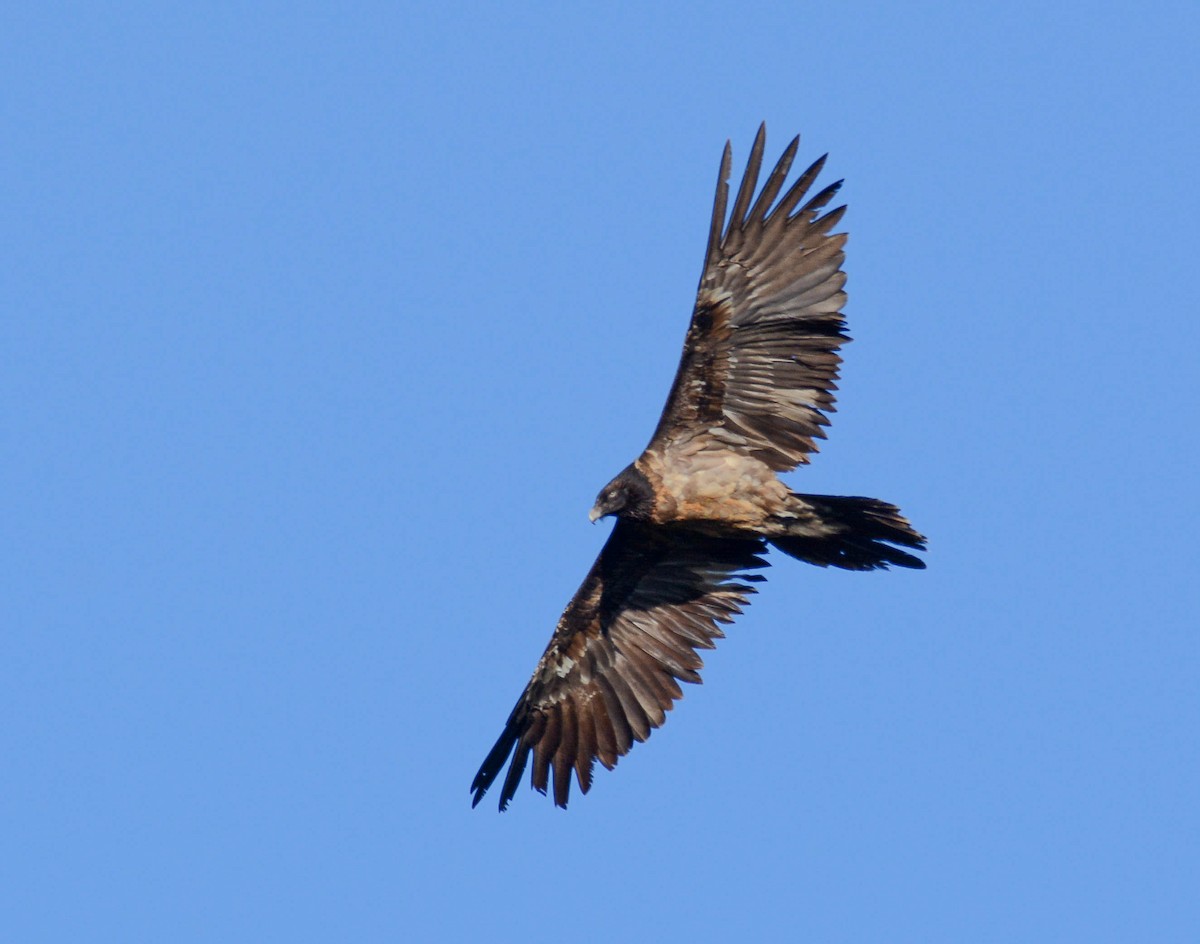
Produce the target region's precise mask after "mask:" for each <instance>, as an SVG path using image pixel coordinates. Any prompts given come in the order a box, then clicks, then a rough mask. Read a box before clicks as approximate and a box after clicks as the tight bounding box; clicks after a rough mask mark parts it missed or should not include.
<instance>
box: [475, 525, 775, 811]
mask: <svg viewBox="0 0 1200 944" xmlns="http://www.w3.org/2000/svg"><path fill="white" fill-rule="evenodd" d="M765 550H766V547H765V545H764V544H763V542H762V541H761V540H758V539H753V538H750V539H743V538H736V539H728V538H716V537H709V536H707V535H703V534H700V533H698V532H695V531H690V530H686V529H684V528H680V527H655V526H649V525H645V524H641V523H639V522H636V521H632V520H627V519H619V520H618V521H617V523H616V526H615V527H614V528H613V531H612V534H611V535H610V536H609V539H608V542H607V543H606V544H605V545H604V549H603V550H602V551H601V552H600V556H599V557H598V558H597V559H596V563H595V564H594V565H593V566H592V569H591V572H590V573H589V574H588V575H587V578H586V579H585V580H584V582H583V585H582V586H581V587H580V588H579V591H578V592H577V593H576V594H575V596H574V598H573V599H572V600H571V602H570V603H569V604H568V605H567V608H566V610H565V611H564V612H563V615H562V617H561V618H560V619H559V621H558V626H557V628H556V629H555V631H554V636H553V637H552V638H551V640H550V645H549V646H547V648H546V652H545V654H544V655H543V656H542V658H541V661H540V662H538V665H537V669H536V670H535V671H534V673H533V678H532V679H530V681H529V684H528V685H527V686H526V687H525V691H524V693H522V695H521V697H520V698H519V699H518V700H517V704H516V706H515V707H514V708H513V710H512V713H511V714H510V715H509V716H508V722H507V723H506V724H505V726H504V731H503V733H502V734H501V735H500V738H499V740H497V741H496V744H495V746H494V747H493V748H492V750H491V753H489V754H488V756H487V758H486V759H485V760H484V762H483V765H482V766H481V767H480V768H479V773H477V774H476V775H475V780H474V782H473V783H472V784H471V790H472V791H473V792H474V794H475V796H474V799H473V801H472V803H471V805H472V806H475V805H477V804H478V803H479V801H480V800H481V799H482V798H483V795H484V793H486V792H487V790H488V788H489V787H490V786H491V785H492V783H493V782H494V781H495V780H496V778H497V777H498V776H499V774H500V771H501V770H502V769H503V767H504V764H505V762H506V761H507V760H508V757H509V754H512V755H513V756H512V763H511V764H509V768H508V774H507V776H506V777H505V778H504V784H503V786H502V787H501V790H500V809H501V810H503V809H504V808H505V807H507V806H508V803H509V801H510V800H511V799H512V797H513V794H514V793H515V792H516V789H517V784H518V783H519V782H520V780H521V775H522V773H523V772H524V770H525V766H526V764H527V763H528V761H529V759H530V755H532V757H533V770H532V773H531V776H530V780H531V783H532V785H533V786H534V788H535V789H537V790H538V791H540V792H541V793H545V792H546V789H547V786H548V784H549V774H550V769H551V768H553V770H554V802H555V804H556V805H557V806H562V807H565V806H566V805H567V798H568V795H569V793H570V789H571V772H572V771H574V772H575V777H576V778H577V779H578V781H579V788H580V789H581V790H582V791H583V792H584V793H587V791H588V789H589V787H591V784H592V767H593V764H594V762H595V761H596V759H597V758H598V759H599V760H600V763H602V764H603V765H604V766H605V767H607V768H609V769H610V770H611V769H612V768H613V767H614V766H615V765H616V763H617V758H619V757H621V756H622V755H624V754H626V753H627V752H628V751H629V749H630V747H632V746H633V742H634V741H644V740H646V738H647V737H649V736H650V731H651V730H652V729H654V728H657V727H658V726H659V725H661V724H662V723H663V721H664V720H666V716H665V712H667V711H669V710H670V709H671V707H672V706H673V704H674V702H675V700H676V699H678V698H682V697H683V692H682V691H681V690H680V688H679V684H678V683H679V682H680V681H683V682H699V681H700V676H699V675H698V674H697V669H699V668H701V666H702V665H703V662H702V660H701V659H700V656H699V655H698V654H697V652H696V650H697V649H712V648H713V647H714V645H715V644H714V642H713V640H714V639H717V638H719V637H721V636H723V635H724V633H723V632H722V631H721V624H722V623H728V622H730V621H731V620H732V619H733V618H734V617H735V616H736V615H737V614H738V613H740V612H741V611H742V607H744V606H745V605H746V602H747V598H748V596H749V594H751V593H753V592H754V590H753V588H752V587H749V586H747V585H746V583H745V582H744V581H755V580H761V579H763V578H762V577H760V576H759V575H757V574H753V573H745V571H747V570H755V569H757V568H760V567H765V566H767V564H766V561H764V560H763V559H762V558H761V557H760V556H759V555H760V554H762V553H763V552H765ZM514 749H515V750H514Z"/></svg>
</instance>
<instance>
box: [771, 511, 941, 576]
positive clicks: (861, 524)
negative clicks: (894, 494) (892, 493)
mask: <svg viewBox="0 0 1200 944" xmlns="http://www.w3.org/2000/svg"><path fill="white" fill-rule="evenodd" d="M795 497H796V498H797V499H798V500H799V501H801V502H803V503H804V505H805V506H807V508H808V509H810V510H811V512H812V513H813V514H814V515H815V516H816V517H817V518H818V519H819V522H820V525H821V527H819V528H816V529H814V528H813V525H812V523H811V519H810V520H808V521H805V522H803V524H802V525H801V526H798V527H797V531H803V533H799V534H788V535H782V536H772V537H769V538H768V539H767V540H769V541H770V542H771V544H773V545H774V546H775V547H777V548H779V550H781V551H783V553H785V554H787V555H789V556H791V557H795V558H796V559H797V560H802V561H806V562H808V563H810V564H817V565H818V566H820V567H841V568H842V569H844V570H875V569H877V568H881V567H883V568H886V567H888V566H889V565H892V564H894V565H895V566H897V567H912V568H914V569H917V570H922V569H924V567H925V562H924V561H922V560H921V559H920V558H918V557H914V556H913V555H912V554H909V553H907V552H905V551H902V550H900V549H899V548H896V547H892V545H893V544H899V545H900V546H901V547H911V548H913V549H914V550H919V551H923V550H925V538H924V537H923V536H922V535H920V534H918V533H917V532H916V531H914V530H913V527H912V525H910V524H909V523H908V520H907V519H906V518H905V517H904V516H903V515H902V514H900V509H899V508H897V507H896V506H895V505H889V504H888V503H887V502H884V501H879V500H878V499H876V498H859V497H856V496H855V497H842V496H840V495H796V496H795ZM814 530H820V531H825V532H827V533H825V534H819V535H815V534H813V533H812V532H813V531H814Z"/></svg>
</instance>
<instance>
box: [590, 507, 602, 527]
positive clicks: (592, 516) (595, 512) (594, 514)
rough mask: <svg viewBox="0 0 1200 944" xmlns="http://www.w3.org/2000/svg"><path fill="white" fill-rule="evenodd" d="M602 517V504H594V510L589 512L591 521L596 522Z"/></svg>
mask: <svg viewBox="0 0 1200 944" xmlns="http://www.w3.org/2000/svg"><path fill="white" fill-rule="evenodd" d="M601 517H603V516H602V515H601V513H600V506H599V505H593V506H592V510H591V511H589V512H588V521H590V522H591V523H592V524H595V523H596V522H597V521H599V520H600V518H601Z"/></svg>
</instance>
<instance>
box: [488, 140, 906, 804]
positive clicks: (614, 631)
mask: <svg viewBox="0 0 1200 944" xmlns="http://www.w3.org/2000/svg"><path fill="white" fill-rule="evenodd" d="M765 140H766V127H765V125H763V126H760V127H759V129H758V135H757V137H756V138H755V140H754V147H753V148H752V150H751V152H750V160H749V163H748V165H747V167H746V173H745V175H744V176H743V177H742V182H741V186H740V187H739V188H738V192H737V196H736V197H735V198H734V201H733V209H732V211H731V212H730V213H729V215H728V220H726V208H727V204H728V199H729V170H730V160H731V149H730V144H729V143H728V142H727V143H726V145H725V152H724V155H723V156H722V158H721V171H720V175H719V177H718V181H717V193H716V200H715V202H714V205H713V213H712V224H711V227H710V229H709V234H708V245H707V249H706V251H705V255H704V270H703V273H702V275H701V277H700V287H699V290H698V293H697V296H696V305H695V308H694V310H693V312H692V320H691V324H690V325H689V326H688V331H687V337H686V338H685V340H684V344H683V356H682V358H681V359H680V362H679V369H678V371H677V372H676V375H675V382H674V384H673V385H672V387H671V391H670V394H669V395H668V396H667V404H666V408H665V409H664V410H663V413H662V417H661V418H660V420H659V422H658V427H657V429H655V431H654V435H653V436H652V437H651V439H650V444H649V445H648V446H647V447H646V449H645V451H644V452H643V453H642V454H641V455H640V456H638V458H637V459H635V460H634V461H633V463H631V464H630V465H628V466H626V467H625V469H623V470H622V471H621V472H620V473H619V474H618V475H617V476H616V478H614V479H613V480H612V481H611V482H609V483H608V484H607V485H605V486H604V488H603V489H601V491H600V494H599V496H598V497H597V499H596V504H595V507H593V508H592V511H591V515H590V517H591V519H592V521H596V520H597V519H599V518H603V517H607V516H609V515H613V516H615V517H616V519H617V520H616V524H615V525H614V527H613V530H612V533H611V534H610V535H609V538H608V541H607V542H606V543H605V545H604V548H603V549H602V550H601V551H600V556H599V557H598V558H597V560H596V563H595V564H594V565H593V566H592V569H591V571H590V572H589V573H588V575H587V577H585V578H584V581H583V585H582V586H581V587H580V588H579V590H578V591H577V592H576V594H575V596H574V597H573V598H572V599H571V602H570V603H568V604H567V608H566V610H565V611H564V612H563V615H562V617H561V618H560V619H559V621H558V625H557V626H556V628H555V630H554V635H553V636H552V637H551V639H550V644H549V645H548V646H547V647H546V651H545V653H544V654H543V655H542V658H541V660H540V661H539V662H538V664H537V668H536V669H535V670H534V673H533V678H531V679H530V680H529V684H528V685H526V686H525V691H524V692H522V693H521V697H520V698H519V699H518V700H517V703H516V706H515V707H514V708H513V710H512V713H511V714H510V715H509V716H508V721H507V722H506V723H505V725H504V730H503V732H502V733H501V734H500V737H499V739H498V740H497V741H496V744H495V746H494V747H493V748H492V749H491V752H490V753H489V754H488V755H487V757H486V759H485V760H484V761H483V765H482V766H481V767H480V768H479V772H478V773H477V774H476V775H475V780H474V782H473V783H472V784H471V790H472V792H473V794H474V796H473V800H472V804H471V805H472V806H475V805H477V804H478V803H479V801H480V800H481V799H482V798H483V795H484V794H485V793H486V792H487V790H488V789H489V788H490V787H491V786H492V784H493V783H494V782H495V781H496V779H497V778H498V777H499V775H500V773H501V771H502V770H503V769H504V765H505V763H506V762H507V761H508V760H509V757H510V755H511V758H512V760H511V763H509V765H508V772H507V774H506V775H505V777H504V781H503V783H502V785H501V788H500V809H501V810H503V809H505V808H506V807H507V806H508V803H509V801H510V800H511V799H512V798H513V795H514V793H515V792H516V789H517V786H518V784H519V783H520V781H521V777H522V775H523V774H524V772H525V769H526V767H527V765H528V763H529V761H530V760H531V759H532V761H533V767H532V771H531V774H530V780H531V783H532V786H533V787H534V788H535V789H536V790H538V791H539V792H541V793H543V794H544V793H546V791H547V789H549V787H550V778H551V771H553V790H554V803H555V805H557V806H561V807H566V805H567V800H568V798H569V796H570V789H571V779H572V774H574V777H575V779H576V780H577V781H578V783H579V788H580V790H581V791H582V792H583V793H587V792H588V789H589V788H590V787H591V784H592V772H593V767H594V765H595V761H597V760H599V761H600V763H601V764H603V765H604V766H605V767H606V768H608V769H610V770H611V769H612V768H613V767H614V766H615V765H616V763H617V760H618V758H620V757H621V756H623V755H624V754H626V753H627V752H628V751H629V750H630V748H631V747H632V745H633V743H634V742H635V741H644V740H646V738H647V737H648V736H649V735H650V732H651V730H653V729H654V728H657V727H658V726H659V725H661V724H662V723H663V721H664V720H665V719H666V712H667V711H669V710H670V709H671V708H672V707H673V705H674V702H675V701H676V700H678V699H680V698H682V697H683V692H682V690H681V689H680V686H679V683H680V682H693V683H694V682H699V681H700V676H699V674H698V670H699V669H700V668H701V666H702V665H703V663H702V661H701V659H700V656H699V654H698V652H697V650H699V649H712V648H713V647H714V645H715V643H714V640H715V639H718V638H720V637H722V636H723V635H724V633H723V632H722V625H723V624H726V623H729V622H730V621H732V620H733V618H734V617H735V616H737V615H738V614H739V613H740V612H741V611H742V609H743V608H744V607H745V606H746V605H747V603H748V601H749V596H750V594H752V593H753V592H754V588H753V587H752V586H751V584H752V583H755V582H758V581H761V580H762V579H763V577H762V576H761V575H760V574H758V573H757V571H758V570H760V569H761V568H763V567H766V566H767V562H766V560H765V559H764V557H763V555H764V554H765V553H766V551H767V548H768V545H770V546H771V547H774V548H777V549H778V550H780V551H782V552H783V553H784V554H787V555H788V556H790V557H794V558H796V559H798V560H802V561H807V562H808V563H810V564H817V565H819V566H822V567H825V566H833V567H842V568H845V569H847V570H872V569H875V568H886V567H887V566H888V565H896V566H899V567H913V568H923V567H924V566H925V565H924V563H923V562H922V561H921V560H920V559H919V558H917V557H914V556H913V555H912V554H910V553H908V552H907V551H904V550H901V548H911V549H917V550H924V548H925V539H924V537H922V536H921V535H920V534H918V533H917V532H916V531H915V530H913V528H912V526H911V525H910V524H909V523H908V521H907V520H906V519H905V518H904V517H903V516H902V515H901V514H900V510H899V509H898V508H896V506H895V505H890V504H888V503H887V502H882V501H878V500H877V499H874V498H859V497H841V496H833V495H804V494H798V493H796V492H793V491H792V490H791V488H789V487H788V485H786V484H785V483H784V482H783V481H781V480H780V478H779V477H778V473H780V472H788V471H791V470H792V469H794V468H796V467H797V466H798V465H801V464H805V463H807V462H808V461H809V455H810V454H811V453H813V452H816V449H817V447H816V444H815V440H816V439H823V438H824V435H825V434H824V427H825V426H827V425H828V423H829V420H828V416H827V414H829V413H832V412H833V410H834V396H833V392H834V390H836V389H837V387H836V385H835V381H836V380H837V377H838V365H839V364H840V363H841V358H840V357H839V356H838V350H839V349H840V348H841V346H842V345H843V344H844V343H846V342H847V341H849V340H850V339H849V337H848V336H847V335H846V333H845V327H846V323H845V321H844V320H843V318H842V314H841V311H842V306H843V305H844V304H845V302H846V293H845V292H844V291H842V287H843V285H844V284H845V281H846V276H845V273H843V272H842V268H841V267H842V262H843V260H844V258H845V253H844V252H843V246H844V245H845V242H846V235H845V234H844V233H838V234H831V233H830V231H831V230H832V229H833V228H834V227H835V226H836V225H837V223H838V221H839V220H840V219H841V218H842V214H843V213H844V212H845V209H846V208H845V206H840V207H837V208H836V209H834V210H831V211H829V212H825V213H823V212H822V211H823V209H824V208H825V207H826V206H827V205H828V203H829V202H830V201H831V200H832V199H833V197H834V195H835V194H836V193H837V192H838V189H839V187H840V186H841V183H842V182H841V181H840V180H839V181H837V182H836V183H833V184H831V185H829V186H828V187H825V188H824V189H823V190H820V191H819V192H817V193H816V194H815V195H814V196H812V197H811V198H809V199H807V201H806V199H805V198H806V197H808V193H809V190H810V189H811V188H812V184H813V181H814V180H815V179H816V177H817V175H818V174H819V173H820V171H821V169H822V167H823V166H824V164H825V157H821V158H819V159H818V160H817V161H816V162H815V163H813V164H812V166H810V167H809V168H808V169H807V170H805V171H804V172H803V173H802V174H801V175H800V176H799V178H798V179H797V180H796V181H795V182H794V183H793V184H792V185H791V186H790V187H788V189H787V190H786V192H784V193H783V196H782V197H780V196H779V194H780V192H781V191H783V186H784V183H785V181H786V180H787V177H788V171H789V170H790V169H791V166H792V161H793V160H794V158H795V156H796V152H797V149H798V147H799V144H800V139H799V137H797V138H794V139H793V140H792V142H791V143H790V144H789V145H788V146H787V149H786V150H785V151H784V152H783V156H782V157H780V159H779V163H778V164H776V165H775V169H774V170H772V171H771V173H770V175H769V176H768V177H767V180H766V183H765V184H764V185H763V188H762V190H761V191H760V192H759V193H758V195H757V198H755V190H756V189H757V186H758V177H759V170H760V167H761V165H762V157H763V147H764V144H765ZM826 156H828V155H826Z"/></svg>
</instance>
